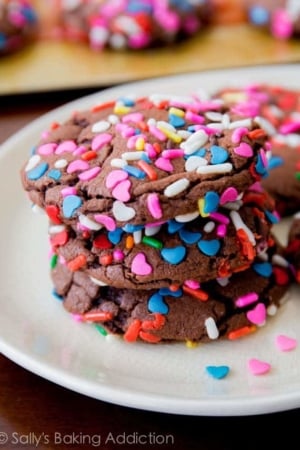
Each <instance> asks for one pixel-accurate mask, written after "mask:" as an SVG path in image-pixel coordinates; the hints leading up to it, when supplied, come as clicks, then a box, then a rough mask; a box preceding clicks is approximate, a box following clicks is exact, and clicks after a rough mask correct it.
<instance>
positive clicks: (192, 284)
mask: <svg viewBox="0 0 300 450" xmlns="http://www.w3.org/2000/svg"><path fill="white" fill-rule="evenodd" d="M184 284H185V286H187V287H189V288H191V289H200V283H199V281H196V280H185V282H184Z"/></svg>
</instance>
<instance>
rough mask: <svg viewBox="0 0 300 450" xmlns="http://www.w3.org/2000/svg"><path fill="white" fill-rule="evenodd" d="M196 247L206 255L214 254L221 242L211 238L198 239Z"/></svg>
mask: <svg viewBox="0 0 300 450" xmlns="http://www.w3.org/2000/svg"><path fill="white" fill-rule="evenodd" d="M197 245H198V248H199V250H201V252H202V253H204V254H205V255H207V256H215V255H216V254H217V253H218V251H219V250H220V247H221V244H220V241H218V240H217V239H212V240H210V241H204V240H202V241H199V242H198V244H197Z"/></svg>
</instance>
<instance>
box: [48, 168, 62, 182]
mask: <svg viewBox="0 0 300 450" xmlns="http://www.w3.org/2000/svg"><path fill="white" fill-rule="evenodd" d="M47 176H48V177H49V178H52V179H53V180H55V181H58V180H59V179H60V178H61V171H60V170H58V169H51V170H49V172H48V173H47Z"/></svg>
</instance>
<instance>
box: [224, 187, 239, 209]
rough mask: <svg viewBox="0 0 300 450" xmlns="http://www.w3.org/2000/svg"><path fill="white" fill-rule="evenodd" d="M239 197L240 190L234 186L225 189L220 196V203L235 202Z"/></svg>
mask: <svg viewBox="0 0 300 450" xmlns="http://www.w3.org/2000/svg"><path fill="white" fill-rule="evenodd" d="M237 198H238V191H237V190H236V189H235V188H234V187H229V188H227V189H225V191H224V192H223V193H222V195H221V197H220V205H224V204H225V203H228V202H235V201H236V199H237Z"/></svg>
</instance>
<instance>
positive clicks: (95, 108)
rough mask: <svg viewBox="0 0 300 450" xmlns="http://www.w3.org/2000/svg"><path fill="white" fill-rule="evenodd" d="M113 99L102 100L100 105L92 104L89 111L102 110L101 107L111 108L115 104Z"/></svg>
mask: <svg viewBox="0 0 300 450" xmlns="http://www.w3.org/2000/svg"><path fill="white" fill-rule="evenodd" d="M115 103H116V102H115V101H111V102H104V103H101V104H100V105H96V106H94V107H93V108H92V109H91V111H92V112H98V111H102V110H103V109H107V108H112V107H113V106H115Z"/></svg>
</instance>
